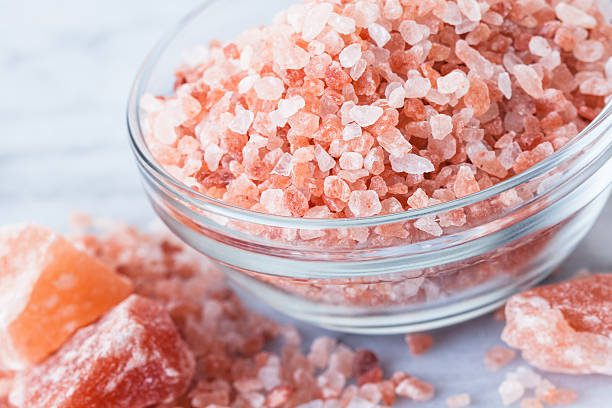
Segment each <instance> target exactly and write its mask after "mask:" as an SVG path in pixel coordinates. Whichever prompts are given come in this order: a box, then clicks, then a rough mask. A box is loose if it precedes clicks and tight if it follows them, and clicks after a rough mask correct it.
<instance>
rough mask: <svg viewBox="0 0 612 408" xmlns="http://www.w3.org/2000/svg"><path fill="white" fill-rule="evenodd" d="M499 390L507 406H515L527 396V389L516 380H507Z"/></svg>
mask: <svg viewBox="0 0 612 408" xmlns="http://www.w3.org/2000/svg"><path fill="white" fill-rule="evenodd" d="M497 390H498V392H499V395H500V396H501V398H502V403H503V404H504V405H505V406H508V405H512V404H514V403H515V402H516V401H518V400H520V399H521V397H522V396H523V394H525V387H523V385H522V384H521V383H520V382H518V381H516V380H505V381H504V382H502V383H501V385H500V386H499V388H498V389H497Z"/></svg>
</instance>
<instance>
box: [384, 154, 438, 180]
mask: <svg viewBox="0 0 612 408" xmlns="http://www.w3.org/2000/svg"><path fill="white" fill-rule="evenodd" d="M389 160H390V161H391V167H392V168H393V171H397V172H399V173H408V174H419V175H420V174H425V173H430V172H432V171H434V170H435V167H434V166H433V164H432V163H431V161H429V159H427V158H425V157H421V156H418V155H416V154H412V153H408V154H402V155H399V156H394V155H391V156H390V157H389Z"/></svg>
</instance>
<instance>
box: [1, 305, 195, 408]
mask: <svg viewBox="0 0 612 408" xmlns="http://www.w3.org/2000/svg"><path fill="white" fill-rule="evenodd" d="M194 369H195V363H194V357H193V355H192V353H191V351H190V350H189V349H188V348H187V345H186V344H185V342H184V341H183V340H182V339H181V337H180V335H179V333H178V331H177V330H176V327H175V326H174V324H173V323H172V320H171V319H170V316H169V314H168V312H167V311H166V310H165V309H164V308H163V307H162V306H160V305H158V304H156V303H155V302H153V301H151V300H148V299H145V298H143V297H140V296H137V295H133V296H131V297H129V298H128V299H126V300H125V301H123V303H121V304H120V305H119V306H117V307H116V308H115V309H113V310H112V311H111V312H109V313H108V314H107V315H106V316H105V317H104V318H103V319H102V320H100V321H99V322H98V323H96V324H94V325H92V326H89V327H86V328H84V329H81V330H80V331H79V332H78V333H77V334H76V335H75V336H74V337H73V338H72V339H71V340H70V341H69V342H68V343H66V344H65V345H64V346H63V347H62V348H61V349H60V350H59V351H58V352H57V353H56V354H54V355H53V356H52V357H50V358H49V359H48V360H46V361H45V362H43V363H42V364H41V365H39V366H36V367H34V368H32V369H31V370H29V371H27V372H23V373H20V374H18V375H17V378H16V379H15V385H14V388H13V390H12V391H11V394H10V400H11V402H12V403H13V404H14V405H17V406H27V407H32V408H36V407H41V408H43V407H50V406H62V407H77V406H101V405H106V406H113V407H126V408H128V407H129V408H138V407H146V406H150V405H152V404H158V403H162V402H168V401H171V400H173V399H174V398H176V397H178V396H179V395H181V394H182V393H183V392H184V391H185V390H186V389H187V386H188V385H189V383H190V381H191V378H192V376H193V373H194Z"/></svg>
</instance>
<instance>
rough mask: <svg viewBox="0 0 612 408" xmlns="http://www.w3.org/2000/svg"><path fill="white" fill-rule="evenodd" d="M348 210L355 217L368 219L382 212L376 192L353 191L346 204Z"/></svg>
mask: <svg viewBox="0 0 612 408" xmlns="http://www.w3.org/2000/svg"><path fill="white" fill-rule="evenodd" d="M348 205H349V208H350V209H351V211H352V212H353V214H355V216H356V217H370V216H373V215H377V214H379V213H380V211H381V210H382V206H381V204H380V199H379V198H378V194H377V193H376V191H372V190H366V191H353V192H351V194H350V199H349V202H348Z"/></svg>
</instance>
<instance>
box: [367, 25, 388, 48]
mask: <svg viewBox="0 0 612 408" xmlns="http://www.w3.org/2000/svg"><path fill="white" fill-rule="evenodd" d="M368 33H369V34H370V37H372V39H373V40H374V42H375V43H376V45H378V46H379V47H381V48H382V47H384V46H385V45H386V44H387V43H388V42H389V40H390V39H391V34H389V31H387V29H386V28H384V27H383V26H381V25H380V24H376V23H372V24H370V25H369V26H368Z"/></svg>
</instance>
